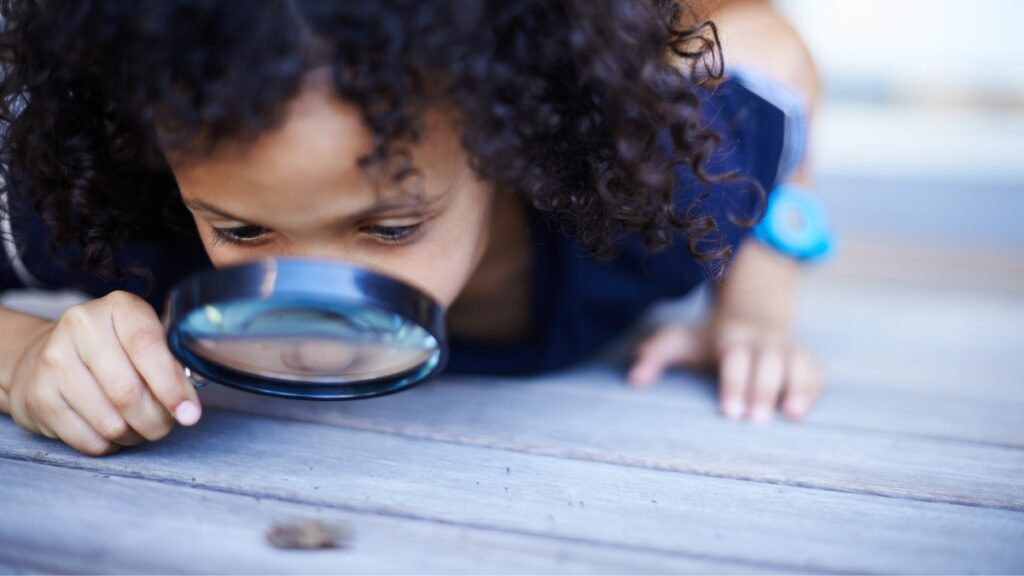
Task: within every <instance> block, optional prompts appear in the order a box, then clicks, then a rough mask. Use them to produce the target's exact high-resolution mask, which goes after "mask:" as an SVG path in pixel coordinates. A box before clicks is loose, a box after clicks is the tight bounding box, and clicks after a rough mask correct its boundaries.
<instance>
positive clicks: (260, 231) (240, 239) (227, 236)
mask: <svg viewBox="0 0 1024 576" xmlns="http://www.w3.org/2000/svg"><path fill="white" fill-rule="evenodd" d="M266 233H267V229H266V228H264V227H263V226H253V225H248V226H236V227H235V228H214V229H213V235H214V239H215V240H216V241H217V242H230V243H232V244H246V243H249V242H253V241H256V240H259V239H260V238H262V237H263V236H264V235H265V234H266Z"/></svg>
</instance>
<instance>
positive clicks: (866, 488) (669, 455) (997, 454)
mask: <svg viewBox="0 0 1024 576" xmlns="http://www.w3.org/2000/svg"><path fill="white" fill-rule="evenodd" d="M599 374H600V372H597V373H595V376H594V381H595V382H599V381H600V380H599V376H598V375H599ZM605 380H606V381H605V386H608V385H609V384H611V382H609V381H608V380H609V378H608V377H606V378H605ZM545 382H547V384H546V385H522V384H521V383H518V382H515V381H505V382H500V381H487V382H480V381H476V380H473V379H463V380H459V381H452V380H448V381H440V382H435V383H431V384H428V385H425V386H422V387H420V388H418V389H415V390H410V391H408V392H404V393H402V394H398V395H394V396H390V397H385V398H378V399H373V400H368V401H361V402H338V403H325V402H308V401H305V402H304V401H296V400H284V399H276V398H265V397H261V396H256V395H252V394H246V393H242V392H236V391H233V390H229V389H226V388H223V387H216V388H214V387H211V388H210V389H208V390H205V391H204V402H205V403H206V405H207V406H209V407H213V406H220V407H230V408H231V409H234V410H239V411H244V412H249V413H256V414H262V415H269V416H274V417H279V418H288V419H293V420H301V421H307V422H318V423H322V424H330V425H333V426H339V427H345V428H352V429H359V430H367V431H375V432H385V433H392V434H400V435H403V436H408V437H415V438H424V439H433V440H443V441H446V442H454V443H460V444H466V445H472V446H481V447H494V448H501V449H504V450H513V451H517V452H524V453H532V454H544V455H550V456H559V457H567V458H575V459H585V460H591V461H595V462H607V463H615V464H624V465H627V466H635V467H643V468H654V469H659V470H673V471H679V472H687V473H695V474H702V475H707V476H721V477H728V478H738V479H746V480H755V481H761V482H772V483H782V484H790V485H794V486H811V487H817V488H824V489H829V490H841V491H846V492H858V493H868V494H877V495H883V496H893V497H901V498H916V499H921V500H929V501H930V500H938V501H944V502H951V503H962V504H970V505H979V506H999V507H1007V508H1012V509H1024V483H1022V481H1021V478H1024V450H1022V449H1019V448H1008V447H1005V446H990V445H981V444H973V443H964V442H949V441H944V440H936V439H933V438H921V437H914V436H908V435H903V434H888V433H865V432H864V431H862V430H855V429H846V428H842V427H839V426H813V425H808V424H791V423H788V422H776V423H774V424H773V425H771V426H763V427H757V426H755V425H751V424H747V423H734V422H731V421H728V420H725V419H723V418H721V417H719V416H718V414H717V411H716V410H715V409H714V400H713V399H711V398H708V399H706V401H705V403H704V405H703V406H698V407H692V406H687V405H684V404H681V403H676V404H673V403H669V402H664V401H663V400H662V399H663V398H664V397H665V396H667V395H669V394H670V393H671V391H670V390H668V387H667V386H666V387H665V388H666V390H664V391H661V392H658V391H656V390H651V391H649V392H650V394H648V393H643V392H634V391H630V390H621V389H620V390H619V391H617V392H615V393H609V394H606V395H603V394H595V393H586V392H580V391H579V390H577V389H567V390H563V389H562V388H561V387H560V386H558V385H557V384H554V383H552V382H551V381H549V380H546V381H545ZM648 398H649V399H648Z"/></svg>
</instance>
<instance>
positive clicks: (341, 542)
mask: <svg viewBox="0 0 1024 576" xmlns="http://www.w3.org/2000/svg"><path fill="white" fill-rule="evenodd" d="M351 536H352V533H351V531H350V530H349V529H348V528H345V527H344V526H341V525H338V524H334V523H328V522H324V521H322V520H299V521H296V522H276V523H274V525H273V526H272V527H271V529H270V531H268V532H267V540H269V541H270V543H271V544H273V545H274V546H275V547H277V548H284V549H287V550H315V549H324V548H344V547H346V546H347V545H348V542H349V540H350V539H351Z"/></svg>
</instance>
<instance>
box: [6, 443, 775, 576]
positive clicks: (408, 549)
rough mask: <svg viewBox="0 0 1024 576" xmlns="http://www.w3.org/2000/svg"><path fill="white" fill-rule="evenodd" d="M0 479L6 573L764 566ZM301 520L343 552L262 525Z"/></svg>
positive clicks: (19, 465) (248, 500)
mask: <svg viewBox="0 0 1024 576" xmlns="http://www.w3.org/2000/svg"><path fill="white" fill-rule="evenodd" d="M0 477H2V478H3V479H4V491H3V495H4V502H3V505H2V510H3V514H0V541H2V542H3V543H4V546H2V547H0V566H4V565H6V566H7V567H8V568H7V571H8V572H11V573H14V572H16V571H24V572H29V571H36V572H38V571H46V572H82V571H84V570H88V571H89V572H92V573H154V572H155V573H207V574H209V573H231V574H255V573H259V574H286V573H287V574H310V573H318V574H320V573H323V574H339V573H346V574H352V573H355V574H365V573H396V572H398V573H417V574H422V573H434V574H450V573H454V572H473V573H522V572H557V573H581V572H582V573H623V572H634V573H635V572H644V573H648V572H652V573H678V572H691V573H692V572H698V573H736V572H744V573H746V572H765V571H768V570H770V569H771V568H772V567H767V566H758V565H753V564H741V563H734V562H727V561H715V560H714V559H705V558H690V557H687V556H682V555H679V554H661V553H656V552H649V551H645V550H633V549H629V548H624V547H609V546H598V545H594V544H588V543H586V542H576V541H571V540H565V539H554V538H544V537H538V536H532V535H527V534H517V533H512V532H505V531H496V530H486V529H473V530H469V529H466V528H465V527H463V526H458V525H451V524H441V523H436V522H429V521H423V520H416V519H410V518H403V517H399V516H388V515H380V514H367V513H361V512H357V511H351V510H344V509H338V508H332V507H324V506H317V505H314V504H302V503H295V502H283V501H280V500H268V499H261V498H257V497H253V496H246V495H240V494H231V493H225V492H218V491H212V490H205V489H196V488H194V487H190V486H184V485H176V484H168V483H161V482H154V481H150V480H139V479H134V478H127V477H123V476H111V475H105V474H102V473H98V472H90V471H83V470H72V469H66V468H56V467H52V466H44V465H40V464H34V463H29V462H18V461H13V460H4V459H0ZM41 487H47V488H41ZM43 511H45V513H40V512H43ZM297 520H305V521H308V520H317V521H323V522H329V523H331V524H333V525H339V526H341V527H343V528H344V529H345V530H347V531H348V534H349V538H348V539H347V540H346V541H345V546H344V547H343V548H336V549H323V550H282V549H278V548H275V547H273V546H272V545H270V544H269V542H268V541H267V539H266V532H267V531H268V530H269V529H271V527H272V526H273V525H274V524H275V523H277V522H290V521H297ZM776 570H777V568H776ZM2 571H3V569H2V568H0V572H2Z"/></svg>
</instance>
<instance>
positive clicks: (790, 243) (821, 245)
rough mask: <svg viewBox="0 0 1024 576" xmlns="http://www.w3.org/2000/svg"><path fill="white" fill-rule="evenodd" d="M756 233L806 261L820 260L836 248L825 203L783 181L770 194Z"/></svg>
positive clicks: (788, 254) (776, 247)
mask: <svg viewBox="0 0 1024 576" xmlns="http://www.w3.org/2000/svg"><path fill="white" fill-rule="evenodd" d="M754 236H755V237H756V238H757V239H758V240H760V241H761V242H762V243H764V244H766V245H768V246H771V247H772V248H774V249H775V250H777V251H778V252H780V253H782V254H785V255H787V256H790V257H792V258H794V259H796V260H800V261H803V262H811V261H816V260H821V259H823V258H825V257H826V256H828V255H829V253H830V252H831V251H832V248H833V241H832V237H831V236H832V235H831V233H830V230H829V227H828V222H827V221H826V219H825V207H824V206H823V205H822V204H821V202H820V201H818V200H817V199H816V198H814V197H813V196H811V195H810V194H808V193H807V191H806V190H805V189H803V188H802V187H800V186H797V185H794V184H783V185H780V186H778V187H776V188H775V189H774V190H773V191H772V193H771V194H770V195H769V196H768V208H767V210H766V211H765V215H764V218H763V219H762V220H761V221H760V222H758V223H757V225H756V226H755V227H754Z"/></svg>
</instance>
